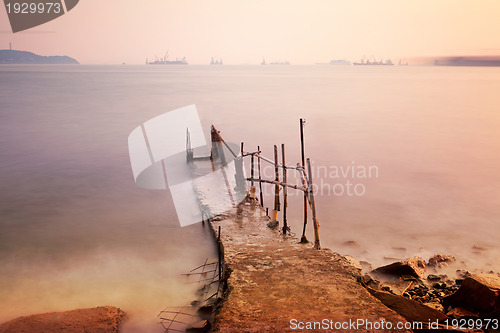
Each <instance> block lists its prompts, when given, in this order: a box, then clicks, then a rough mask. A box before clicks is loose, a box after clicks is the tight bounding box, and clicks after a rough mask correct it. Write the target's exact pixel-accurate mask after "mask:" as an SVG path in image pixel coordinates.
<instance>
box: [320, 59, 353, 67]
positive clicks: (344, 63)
mask: <svg viewBox="0 0 500 333" xmlns="http://www.w3.org/2000/svg"><path fill="white" fill-rule="evenodd" d="M316 65H336V66H339V65H340V66H350V65H351V62H350V61H348V60H346V59H335V60H330V62H317V63H316Z"/></svg>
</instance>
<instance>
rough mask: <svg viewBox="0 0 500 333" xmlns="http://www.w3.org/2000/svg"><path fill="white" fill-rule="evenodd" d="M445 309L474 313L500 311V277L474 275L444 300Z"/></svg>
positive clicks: (494, 275)
mask: <svg viewBox="0 0 500 333" xmlns="http://www.w3.org/2000/svg"><path fill="white" fill-rule="evenodd" d="M443 305H444V307H445V308H448V306H451V307H463V308H466V309H467V310H469V311H472V312H481V313H486V312H491V311H495V310H498V309H500V277H499V276H498V275H496V274H473V275H471V276H469V277H467V278H465V280H464V281H463V282H462V284H461V285H460V288H459V289H458V290H457V291H456V292H455V293H453V294H451V295H450V296H448V297H445V298H444V299H443Z"/></svg>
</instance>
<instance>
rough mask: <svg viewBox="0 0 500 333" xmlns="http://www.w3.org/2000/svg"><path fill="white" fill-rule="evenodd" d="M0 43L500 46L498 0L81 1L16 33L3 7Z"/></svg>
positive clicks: (86, 48) (130, 58)
mask: <svg viewBox="0 0 500 333" xmlns="http://www.w3.org/2000/svg"><path fill="white" fill-rule="evenodd" d="M0 22H1V23H0V32H1V33H0V49H6V48H8V46H9V42H12V43H13V48H14V49H18V50H29V51H33V52H35V53H38V54H41V55H69V56H72V57H74V58H76V59H77V60H78V61H80V62H81V63H87V64H90V63H106V64H114V63H115V64H116V63H122V62H126V63H130V64H132V63H137V64H139V63H144V61H145V59H146V58H150V59H152V58H154V57H155V56H158V57H163V56H164V55H165V53H166V52H167V50H168V51H169V55H170V59H171V60H172V59H175V58H176V57H183V56H185V57H186V58H187V60H188V62H189V63H192V64H197V63H198V64H205V63H208V62H209V61H210V58H211V57H217V58H223V60H224V62H225V63H227V64H243V63H248V64H256V63H259V62H260V61H262V58H263V57H265V58H266V60H268V61H276V60H289V61H290V62H291V63H292V64H312V63H315V62H327V61H329V60H331V59H339V58H347V59H349V60H359V59H360V58H361V57H362V56H363V55H366V56H367V57H369V56H372V55H373V56H375V57H376V58H377V59H379V58H384V59H385V58H388V57H391V58H393V61H397V59H398V58H405V57H413V56H439V55H469V54H500V38H499V37H498V33H499V32H500V1H499V0H480V1H472V0H344V1H336V0H335V1H334V0H331V1H328V0H309V1H298V0H267V1H261V0H176V1H168V0H147V1H131V0H80V3H79V4H78V5H77V6H76V7H75V8H74V9H73V10H72V11H70V12H69V13H67V14H66V15H63V16H62V17H60V18H58V19H55V20H54V21H51V22H49V23H46V24H44V25H42V26H39V27H36V28H33V29H30V30H27V31H25V32H19V33H16V34H13V33H12V32H11V29H10V26H9V23H8V19H7V15H6V11H5V8H4V7H3V8H0Z"/></svg>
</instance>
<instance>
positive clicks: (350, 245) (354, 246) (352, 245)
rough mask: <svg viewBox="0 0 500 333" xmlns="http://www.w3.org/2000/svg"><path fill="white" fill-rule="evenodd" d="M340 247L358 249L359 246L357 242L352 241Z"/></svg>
mask: <svg viewBox="0 0 500 333" xmlns="http://www.w3.org/2000/svg"><path fill="white" fill-rule="evenodd" d="M342 245H343V246H347V247H352V248H359V247H361V245H359V243H358V242H356V241H353V240H348V241H346V242H343V243H342Z"/></svg>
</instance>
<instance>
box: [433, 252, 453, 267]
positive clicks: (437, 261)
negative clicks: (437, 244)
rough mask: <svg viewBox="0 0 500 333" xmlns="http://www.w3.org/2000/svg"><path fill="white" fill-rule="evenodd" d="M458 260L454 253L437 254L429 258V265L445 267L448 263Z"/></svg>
mask: <svg viewBox="0 0 500 333" xmlns="http://www.w3.org/2000/svg"><path fill="white" fill-rule="evenodd" d="M455 261H457V258H455V257H454V256H452V255H449V254H436V255H434V256H432V257H430V258H429V264H428V265H429V267H444V266H448V264H450V263H452V262H455Z"/></svg>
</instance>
